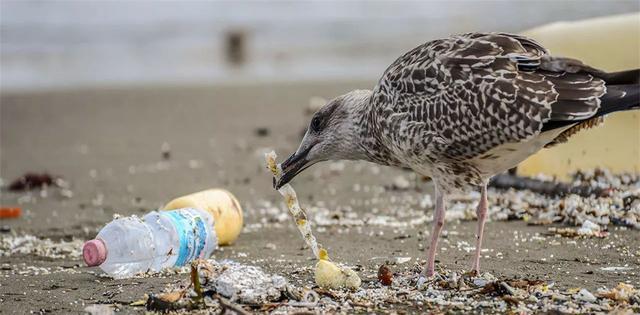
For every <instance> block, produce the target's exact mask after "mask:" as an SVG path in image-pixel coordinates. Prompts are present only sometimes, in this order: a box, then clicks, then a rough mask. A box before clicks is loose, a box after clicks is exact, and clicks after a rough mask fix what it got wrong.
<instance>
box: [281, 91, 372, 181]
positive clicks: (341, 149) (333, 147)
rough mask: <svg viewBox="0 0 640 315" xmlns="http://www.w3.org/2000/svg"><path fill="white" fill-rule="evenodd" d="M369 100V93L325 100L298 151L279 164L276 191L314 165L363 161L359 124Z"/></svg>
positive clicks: (361, 92) (356, 93) (362, 92)
mask: <svg viewBox="0 0 640 315" xmlns="http://www.w3.org/2000/svg"><path fill="white" fill-rule="evenodd" d="M370 98H371V91H369V90H355V91H351V92H349V93H347V94H344V95H341V96H338V97H336V98H335V99H333V100H331V101H329V102H328V103H327V104H325V105H324V106H322V108H320V109H319V110H318V111H317V112H316V113H315V114H313V117H312V118H311V122H309V127H308V128H307V132H306V133H305V135H304V138H303V139H302V142H301V143H300V145H299V146H298V150H296V152H294V153H293V154H292V155H291V156H290V157H289V158H288V159H287V160H285V161H284V162H283V163H282V165H281V166H282V176H281V177H280V180H279V181H278V182H276V183H275V185H274V186H275V188H276V189H279V188H280V187H282V186H283V185H285V184H287V183H288V182H290V181H291V180H292V179H293V178H294V177H295V176H296V175H298V174H300V173H301V172H302V171H304V170H305V169H307V168H308V167H310V166H311V165H313V164H316V163H318V162H321V161H327V160H358V159H362V158H364V156H365V153H366V152H364V149H363V146H362V144H361V141H360V136H361V132H360V131H361V129H360V128H361V127H360V125H361V124H360V122H361V121H362V120H363V117H362V114H363V112H364V109H366V108H367V106H368V104H369V100H370Z"/></svg>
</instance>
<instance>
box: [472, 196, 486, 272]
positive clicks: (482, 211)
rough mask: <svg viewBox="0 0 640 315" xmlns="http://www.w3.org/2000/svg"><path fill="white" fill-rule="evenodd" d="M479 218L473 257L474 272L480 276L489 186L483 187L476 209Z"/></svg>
mask: <svg viewBox="0 0 640 315" xmlns="http://www.w3.org/2000/svg"><path fill="white" fill-rule="evenodd" d="M476 214H477V216H478V226H477V228H476V253H475V256H474V257H473V270H474V271H475V272H476V273H477V274H480V251H481V246H482V234H483V232H484V222H485V221H486V220H487V184H484V185H483V186H482V190H481V193H480V202H478V209H476Z"/></svg>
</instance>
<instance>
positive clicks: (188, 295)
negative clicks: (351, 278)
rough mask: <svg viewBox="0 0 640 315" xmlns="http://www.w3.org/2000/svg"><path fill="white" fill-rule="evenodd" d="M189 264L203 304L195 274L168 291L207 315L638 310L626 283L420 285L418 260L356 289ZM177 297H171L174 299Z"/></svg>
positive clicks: (462, 281) (450, 274)
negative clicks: (593, 287) (387, 280)
mask: <svg viewBox="0 0 640 315" xmlns="http://www.w3.org/2000/svg"><path fill="white" fill-rule="evenodd" d="M323 253H324V252H323ZM193 266H195V268H196V270H197V275H198V277H199V278H198V281H200V285H201V292H202V293H201V295H202V296H203V302H198V303H195V302H194V301H195V300H194V297H197V296H198V295H199V294H198V293H197V292H196V291H197V290H195V287H196V285H195V282H194V281H193V279H194V278H193V274H194V273H193V269H192V274H191V279H192V280H191V284H190V285H189V287H188V288H187V289H188V290H187V291H186V292H184V290H185V286H184V284H172V285H170V287H169V288H168V290H166V292H175V291H178V292H184V294H183V295H182V297H181V298H180V299H179V300H178V302H176V303H178V304H177V305H182V307H183V308H196V307H206V309H207V311H210V312H213V311H218V312H220V311H223V310H227V311H234V312H236V313H239V314H248V313H249V312H248V311H247V309H248V308H250V309H251V310H255V311H256V312H258V311H259V312H270V313H276V314H289V313H307V312H313V313H369V312H372V311H373V310H381V309H386V308H388V307H389V304H393V305H394V306H398V307H400V308H402V307H403V306H405V307H413V308H415V307H418V308H419V310H420V311H421V312H436V313H470V312H477V311H478V310H479V309H482V310H483V311H484V312H487V313H525V314H529V313H562V314H582V313H608V312H612V311H614V310H615V311H618V312H621V313H622V314H627V313H629V314H632V313H634V312H636V313H637V312H638V311H640V296H639V292H638V290H637V289H636V288H634V286H633V285H631V284H625V283H620V284H618V286H616V287H615V288H613V289H606V288H601V289H599V290H598V291H597V293H595V294H592V293H591V292H590V291H588V290H586V289H583V288H571V289H567V290H563V289H558V288H556V287H555V285H554V283H553V282H550V281H545V280H537V279H533V280H531V279H523V278H516V279H513V278H500V279H498V278H496V277H495V276H493V275H491V274H490V273H487V272H484V273H482V274H481V275H477V274H476V273H475V272H468V273H463V274H460V273H458V272H456V271H452V270H448V269H440V270H439V271H438V274H437V275H436V276H434V277H433V278H432V279H429V280H428V281H426V282H425V284H424V286H422V287H421V288H418V287H417V286H416V279H417V277H416V276H417V274H418V273H419V271H420V269H421V267H422V266H421V265H420V264H418V263H416V264H414V265H413V266H412V267H411V268H409V269H405V270H403V271H399V272H397V273H395V274H393V280H392V284H393V285H391V286H390V285H385V284H384V283H382V281H369V282H365V283H364V284H361V285H360V288H359V289H358V290H333V289H330V288H326V287H320V288H314V289H308V288H304V287H298V286H296V285H294V284H291V283H288V282H287V281H286V280H285V279H284V278H283V277H281V276H279V275H276V274H268V273H265V272H263V271H262V270H261V269H260V268H258V267H254V266H250V265H243V264H239V263H236V262H232V261H222V262H216V261H213V260H199V261H197V262H195V263H194V264H193V265H192V268H193ZM383 266H385V265H383ZM381 267H382V266H381ZM336 269H337V268H336ZM336 269H333V271H332V272H335V271H336ZM381 269H383V268H380V269H379V271H380V270H381ZM258 270H259V271H258ZM389 272H391V271H390V270H389ZM383 273H385V272H384V271H383ZM336 274H339V272H338V273H336ZM221 277H222V279H221ZM379 278H380V277H379ZM221 281H222V282H224V286H234V289H230V290H219V289H220V287H219V286H220V284H221ZM478 284H481V285H478ZM173 287H175V288H173ZM245 290H246V293H244V295H243V292H245ZM270 291H272V292H271V293H269V292H270ZM174 294H175V295H174V297H175V296H177V295H178V293H174Z"/></svg>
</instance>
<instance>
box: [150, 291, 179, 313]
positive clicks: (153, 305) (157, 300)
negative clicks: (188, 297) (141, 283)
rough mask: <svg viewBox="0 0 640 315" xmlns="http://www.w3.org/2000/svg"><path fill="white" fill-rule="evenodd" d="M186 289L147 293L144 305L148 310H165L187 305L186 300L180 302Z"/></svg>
mask: <svg viewBox="0 0 640 315" xmlns="http://www.w3.org/2000/svg"><path fill="white" fill-rule="evenodd" d="M185 294H186V290H177V291H172V292H167V293H161V294H149V297H148V298H147V301H146V303H145V306H146V308H147V310H149V311H158V312H167V311H174V310H178V309H181V308H185V307H187V303H186V302H184V301H183V302H181V299H182V298H183V297H184V296H185Z"/></svg>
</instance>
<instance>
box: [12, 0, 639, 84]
mask: <svg viewBox="0 0 640 315" xmlns="http://www.w3.org/2000/svg"><path fill="white" fill-rule="evenodd" d="M1 6H2V7H1V9H2V10H1V11H2V16H1V17H2V19H1V22H0V23H1V26H0V27H1V34H0V36H1V50H0V52H1V56H2V58H1V66H2V81H1V85H2V91H3V92H10V91H25V90H26V91H37V90H43V89H44V90H51V89H79V88H86V87H105V86H132V85H136V86H137V85H157V84H165V85H166V84H194V83H195V84H230V83H233V84H235V83H247V82H249V83H255V82H259V83H269V82H274V81H278V82H282V81H296V82H297V81H300V80H325V81H326V80H335V79H349V80H353V79H357V80H363V79H364V80H370V81H372V82H375V80H376V79H377V77H378V76H379V75H380V74H381V73H382V71H383V70H384V69H385V68H386V66H388V65H389V64H390V63H391V62H392V61H393V60H394V59H395V58H397V57H398V56H399V55H400V54H402V53H403V52H405V51H407V50H409V49H411V48H413V47H415V46H417V45H418V44H420V43H423V42H425V41H428V40H430V39H435V38H438V37H444V36H447V35H449V34H453V33H462V32H470V31H503V32H521V31H523V30H526V29H529V28H532V27H535V26H539V25H542V24H546V23H551V22H557V21H572V20H578V19H584V18H590V17H597V16H605V15H611V14H620V13H628V12H633V11H638V10H639V2H638V1H367V2H362V1H291V2H286V1H135V0H134V1H31V0H24V1H11V0H3V1H2V2H1ZM365 87H366V86H365Z"/></svg>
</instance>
